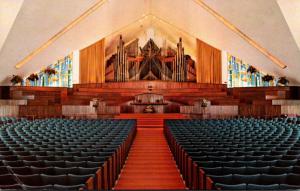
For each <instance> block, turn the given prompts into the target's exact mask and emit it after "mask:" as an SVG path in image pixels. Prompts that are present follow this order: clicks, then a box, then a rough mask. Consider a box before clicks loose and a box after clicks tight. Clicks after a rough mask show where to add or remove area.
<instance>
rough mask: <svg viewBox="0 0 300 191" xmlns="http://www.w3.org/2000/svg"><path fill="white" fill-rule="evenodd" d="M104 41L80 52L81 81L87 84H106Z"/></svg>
mask: <svg viewBox="0 0 300 191" xmlns="http://www.w3.org/2000/svg"><path fill="white" fill-rule="evenodd" d="M104 46H105V43H104V39H102V40H100V41H98V42H96V43H94V44H92V45H91V46H88V47H86V48H84V49H82V50H80V68H79V81H80V83H82V84H86V83H102V82H105V47H104Z"/></svg>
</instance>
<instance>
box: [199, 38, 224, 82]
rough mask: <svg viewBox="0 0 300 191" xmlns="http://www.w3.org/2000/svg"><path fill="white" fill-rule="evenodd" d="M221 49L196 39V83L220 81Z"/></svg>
mask: <svg viewBox="0 0 300 191" xmlns="http://www.w3.org/2000/svg"><path fill="white" fill-rule="evenodd" d="M221 60H222V59H221V51H220V50H218V49H216V48H214V47H212V46H210V45H209V44H206V43H205V42H203V41H201V40H199V39H197V64H196V74H197V77H196V78H197V82H198V83H209V84H220V83H222V63H221V62H222V61H221Z"/></svg>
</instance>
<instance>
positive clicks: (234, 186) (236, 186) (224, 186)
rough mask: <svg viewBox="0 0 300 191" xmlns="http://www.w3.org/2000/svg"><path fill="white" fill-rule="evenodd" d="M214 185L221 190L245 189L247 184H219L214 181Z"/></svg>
mask: <svg viewBox="0 0 300 191" xmlns="http://www.w3.org/2000/svg"><path fill="white" fill-rule="evenodd" d="M215 187H217V188H220V189H221V190H246V188H247V184H221V183H216V184H215Z"/></svg>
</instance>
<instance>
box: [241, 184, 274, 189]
mask: <svg viewBox="0 0 300 191" xmlns="http://www.w3.org/2000/svg"><path fill="white" fill-rule="evenodd" d="M278 189H279V184H268V185H263V184H248V185H247V190H278Z"/></svg>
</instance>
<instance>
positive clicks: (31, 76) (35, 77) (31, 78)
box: [27, 74, 39, 85]
mask: <svg viewBox="0 0 300 191" xmlns="http://www.w3.org/2000/svg"><path fill="white" fill-rule="evenodd" d="M27 80H29V81H31V82H34V85H36V81H38V80H39V76H38V75H37V74H30V75H29V76H28V77H27Z"/></svg>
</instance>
